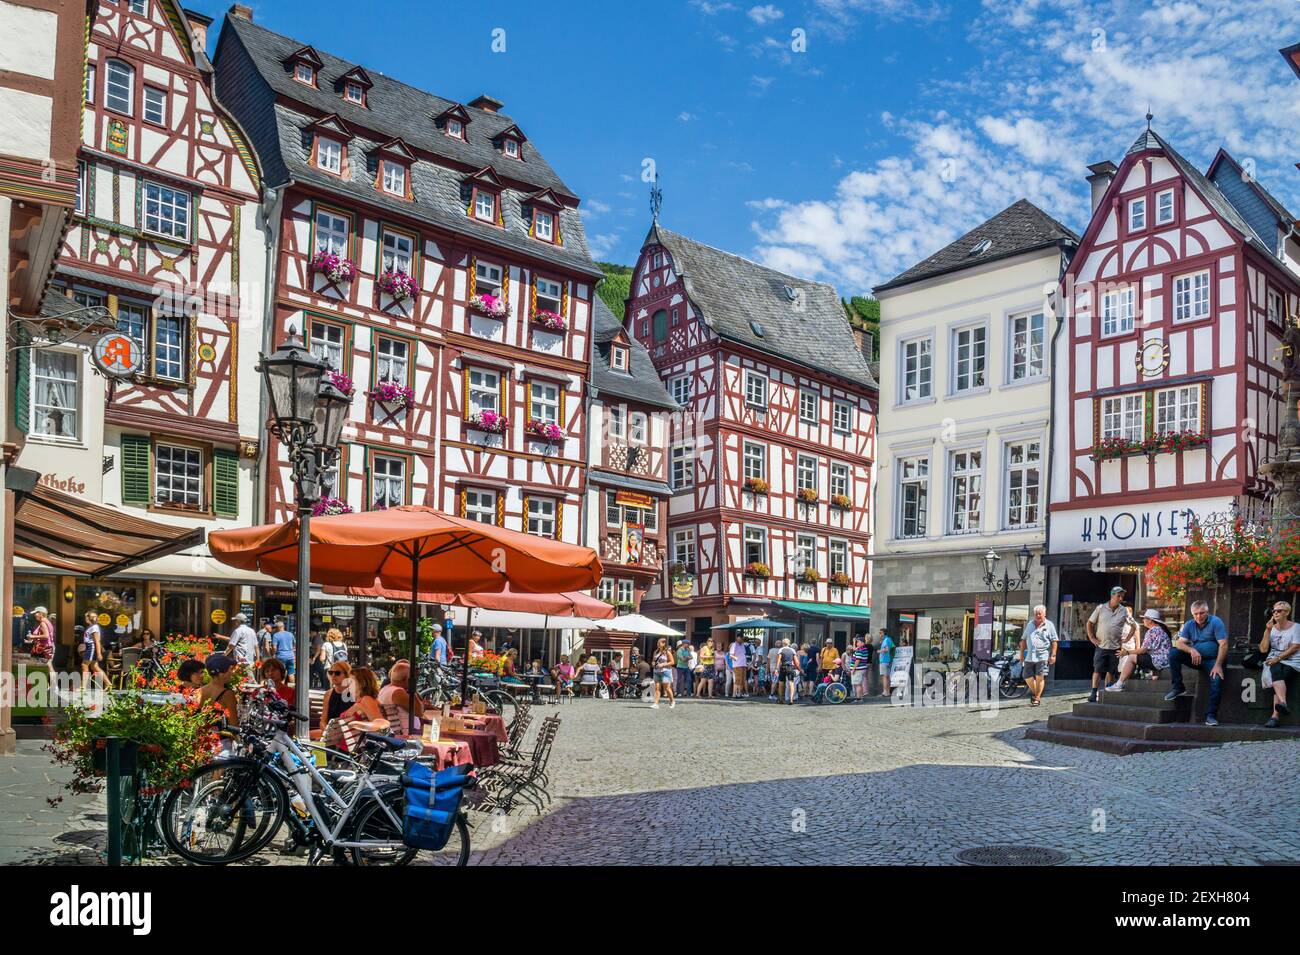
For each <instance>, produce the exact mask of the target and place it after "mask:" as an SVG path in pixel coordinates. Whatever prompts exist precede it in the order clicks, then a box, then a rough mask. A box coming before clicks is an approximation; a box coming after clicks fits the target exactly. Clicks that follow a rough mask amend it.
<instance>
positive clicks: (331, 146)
mask: <svg viewBox="0 0 1300 955" xmlns="http://www.w3.org/2000/svg"><path fill="white" fill-rule="evenodd" d="M302 135H303V146H304V147H306V148H307V150H308V151H309V152H308V155H309V161H310V162H311V164H312V165H313V166H314V167H316V168H317V169H319V170H321V172H327V173H329V174H330V175H332V176H339V177H341V178H344V179H346V178H348V175H349V171H348V143H349V142H351V141H352V130H350V129H349V128H348V125H347V123H345V122H343V120H341V119H339V117H338V116H336V115H334V114H333V113H330V115H328V116H322V117H321V118H320V119H318V120H316V121H315V122H314V123H311V124H310V125H308V126H306V127H304V128H303V131H302Z"/></svg>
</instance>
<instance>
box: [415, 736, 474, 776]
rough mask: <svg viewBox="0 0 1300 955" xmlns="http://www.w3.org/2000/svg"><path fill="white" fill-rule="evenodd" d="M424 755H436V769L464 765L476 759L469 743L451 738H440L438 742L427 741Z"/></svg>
mask: <svg viewBox="0 0 1300 955" xmlns="http://www.w3.org/2000/svg"><path fill="white" fill-rule="evenodd" d="M424 755H425V756H434V757H436V762H435V764H434V766H435V768H436V769H447V768H449V767H451V766H464V765H467V764H469V763H472V762H473V761H474V758H473V756H472V755H471V753H470V747H469V744H467V743H462V742H458V741H456V740H451V739H440V740H438V741H437V742H436V743H425V744H424Z"/></svg>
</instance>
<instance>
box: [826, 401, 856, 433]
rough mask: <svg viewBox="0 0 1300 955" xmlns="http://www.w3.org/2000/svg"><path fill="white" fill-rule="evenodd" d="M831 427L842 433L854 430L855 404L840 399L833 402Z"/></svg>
mask: <svg viewBox="0 0 1300 955" xmlns="http://www.w3.org/2000/svg"><path fill="white" fill-rule="evenodd" d="M831 428H832V430H834V431H838V432H839V433H840V434H850V433H851V432H852V431H853V405H851V404H850V403H849V402H847V401H840V400H838V399H836V401H834V402H833V403H832V404H831Z"/></svg>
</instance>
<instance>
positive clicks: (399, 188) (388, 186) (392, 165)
mask: <svg viewBox="0 0 1300 955" xmlns="http://www.w3.org/2000/svg"><path fill="white" fill-rule="evenodd" d="M383 181H384V192H387V193H391V194H392V195H394V196H405V195H406V167H405V166H403V165H402V164H401V163H400V162H394V161H393V160H391V159H385V160H384V180H383Z"/></svg>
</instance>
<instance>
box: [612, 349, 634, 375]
mask: <svg viewBox="0 0 1300 955" xmlns="http://www.w3.org/2000/svg"><path fill="white" fill-rule="evenodd" d="M628 359H629V353H628V349H627V346H626V345H615V346H614V347H612V348H611V349H610V350H609V367H611V368H613V369H614V370H615V371H627V366H628Z"/></svg>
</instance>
